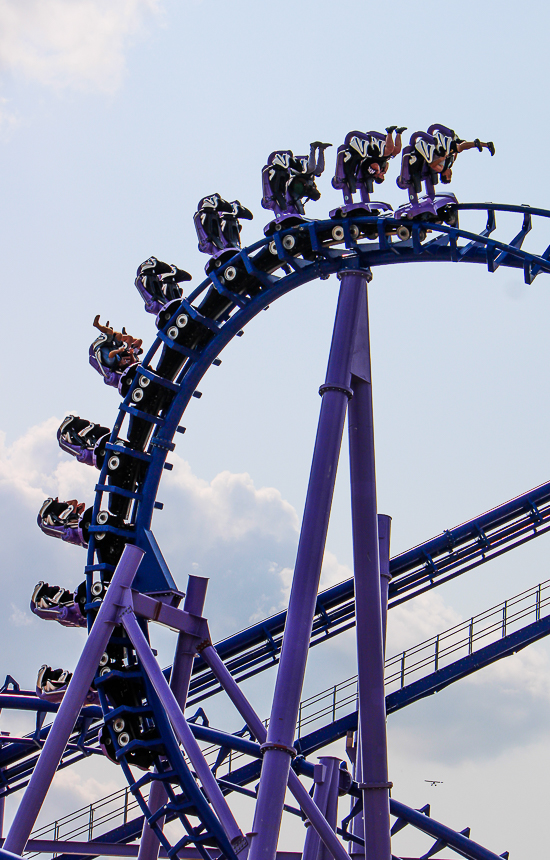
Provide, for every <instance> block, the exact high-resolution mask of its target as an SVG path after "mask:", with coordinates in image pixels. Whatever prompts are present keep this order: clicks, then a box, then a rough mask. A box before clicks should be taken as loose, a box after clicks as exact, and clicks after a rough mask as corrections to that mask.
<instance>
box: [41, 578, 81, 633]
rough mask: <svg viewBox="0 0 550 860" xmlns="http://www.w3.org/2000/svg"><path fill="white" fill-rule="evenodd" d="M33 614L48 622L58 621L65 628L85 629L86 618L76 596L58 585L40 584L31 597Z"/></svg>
mask: <svg viewBox="0 0 550 860" xmlns="http://www.w3.org/2000/svg"><path fill="white" fill-rule="evenodd" d="M31 612H33V613H34V615H37V616H38V617H39V618H43V619H45V620H46V621H57V622H59V624H62V625H63V627H85V626H86V618H85V616H84V615H83V614H82V612H81V605H80V604H79V603H78V602H77V601H76V595H75V594H73V592H72V591H68V590H67V589H66V588H60V586H58V585H49V584H48V583H47V582H39V583H37V585H35V587H34V591H33V593H32V597H31Z"/></svg>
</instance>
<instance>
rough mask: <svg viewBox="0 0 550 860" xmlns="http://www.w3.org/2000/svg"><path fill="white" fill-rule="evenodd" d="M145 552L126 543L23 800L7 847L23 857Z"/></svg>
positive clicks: (6, 843) (9, 835)
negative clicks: (123, 601) (119, 611)
mask: <svg viewBox="0 0 550 860" xmlns="http://www.w3.org/2000/svg"><path fill="white" fill-rule="evenodd" d="M143 555H144V552H143V550H142V549H139V547H137V546H132V545H131V544H126V546H125V548H124V552H123V553H122V556H121V558H120V561H119V563H118V565H117V567H116V570H115V572H114V575H113V579H112V580H111V584H110V585H109V588H108V589H107V592H106V594H105V598H104V600H103V603H102V604H101V607H100V609H99V612H98V613H97V617H96V620H95V622H94V625H93V627H92V629H91V631H90V635H89V636H88V639H87V640H86V644H85V645H84V648H83V649H82V654H81V655H80V659H79V661H78V663H77V665H76V668H75V670H74V674H73V677H72V678H71V682H70V684H69V687H68V689H67V692H66V693H65V696H64V698H63V701H62V702H61V704H60V706H59V710H58V712H57V715H56V717H55V720H54V722H53V725H52V728H51V730H50V733H49V734H48V737H47V739H46V742H45V744H44V747H43V749H42V752H41V753H40V758H39V759H38V762H37V764H36V767H35V769H34V772H33V774H32V776H31V779H30V782H29V784H28V786H27V789H26V791H25V794H24V795H23V800H22V801H21V803H20V805H19V809H18V810H17V813H16V815H15V818H14V819H13V823H12V826H11V828H10V832H9V833H8V836H7V839H6V842H5V848H6V850H7V851H13V852H15V853H16V854H21V853H22V852H23V850H24V848H25V845H26V843H27V840H28V838H29V835H30V832H31V830H32V828H33V826H34V823H35V821H36V819H37V816H38V813H39V812H40V808H41V806H42V803H43V802H44V798H45V797H46V794H47V792H48V789H49V787H50V784H51V781H52V779H53V777H54V774H55V771H56V769H57V766H58V764H59V762H60V760H61V756H62V755H63V751H64V749H65V746H66V745H67V741H68V740H69V737H70V735H71V732H72V730H73V727H74V724H75V723H76V720H77V718H78V715H79V713H80V709H81V707H82V705H83V704H84V703H85V701H86V696H87V694H88V690H89V688H90V684H91V683H92V681H93V679H94V677H95V674H96V671H97V667H98V665H99V660H100V657H101V655H102V654H103V652H104V651H105V648H106V646H107V643H108V641H109V639H110V637H111V633H112V631H113V629H114V627H115V624H116V620H117V614H118V609H119V605H120V602H121V600H122V597H123V593H124V590H125V589H129V588H130V586H131V585H132V581H133V579H134V576H135V574H136V571H137V569H138V567H139V564H140V562H141V559H142V558H143Z"/></svg>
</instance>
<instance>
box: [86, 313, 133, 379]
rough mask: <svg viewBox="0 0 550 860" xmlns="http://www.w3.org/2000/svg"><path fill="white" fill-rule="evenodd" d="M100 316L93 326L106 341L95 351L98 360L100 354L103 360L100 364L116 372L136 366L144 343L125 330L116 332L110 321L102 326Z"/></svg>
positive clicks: (96, 318)
mask: <svg viewBox="0 0 550 860" xmlns="http://www.w3.org/2000/svg"><path fill="white" fill-rule="evenodd" d="M99 316H100V315H99V314H97V316H96V317H95V319H94V323H93V324H94V327H95V328H97V329H99V331H100V332H101V333H102V334H104V335H105V339H104V340H103V341H102V342H101V343H99V344H97V346H98V349H97V350H94V351H95V352H96V358H98V356H97V353H99V358H101V361H100V362H98V363H100V364H101V365H103V367H106V368H108V369H110V370H114V371H115V372H121V371H123V370H125V369H126V368H127V367H130V365H132V364H136V363H137V361H138V355H140V354H141V353H142V352H143V350H142V349H141V344H142V343H143V341H142V340H138V339H137V338H135V337H132V336H131V335H129V334H127V333H126V329H125V328H123V329H122V331H121V332H119V331H114V329H112V328H111V327H110V326H109V321H107V325H101V323H100V322H99ZM97 340H99V338H97Z"/></svg>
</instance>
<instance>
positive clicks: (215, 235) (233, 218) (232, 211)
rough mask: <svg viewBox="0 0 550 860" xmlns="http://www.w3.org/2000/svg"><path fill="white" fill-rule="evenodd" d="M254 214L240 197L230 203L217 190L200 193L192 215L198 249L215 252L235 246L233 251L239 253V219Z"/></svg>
mask: <svg viewBox="0 0 550 860" xmlns="http://www.w3.org/2000/svg"><path fill="white" fill-rule="evenodd" d="M253 217H254V216H253V214H252V212H251V211H250V209H247V208H246V206H243V205H242V204H241V202H240V201H239V200H233V201H231V203H230V202H229V201H227V200H224V199H223V197H221V196H220V195H219V194H217V193H216V194H210V195H209V196H208V197H203V198H202V199H201V200H199V204H198V206H197V211H196V212H195V214H194V215H193V224H194V225H195V230H196V233H197V238H198V240H199V251H202V253H203V254H212V255H214V256H215V255H216V254H218V252H219V251H225V250H228V249H230V250H231V249H236V250H234V253H238V252H239V250H240V248H241V238H240V236H241V230H242V227H241V224H240V219H241V218H244V219H245V220H246V221H251V220H252V219H253Z"/></svg>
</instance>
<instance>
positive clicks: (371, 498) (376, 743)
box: [348, 290, 391, 860]
mask: <svg viewBox="0 0 550 860" xmlns="http://www.w3.org/2000/svg"><path fill="white" fill-rule="evenodd" d="M356 344H357V345H356V350H355V354H354V362H353V366H352V372H353V375H352V383H351V384H352V388H353V398H352V400H351V401H350V405H349V413H348V429H349V449H350V475H351V508H352V530H353V559H354V579H355V607H356V609H355V612H356V641H357V669H358V699H359V734H360V738H361V743H360V752H361V756H360V758H361V783H360V787H361V788H362V790H363V817H364V827H365V857H366V860H391V845H390V801H389V789H390V784H389V782H388V760H387V744H386V702H385V695H384V647H383V629H382V609H381V594H380V591H381V589H380V562H379V538H378V517H377V511H376V476H375V463H374V426H373V414H372V387H371V365H370V343H369V323H368V302H367V291H366V290H365V291H364V293H363V294H362V300H361V308H360V318H359V323H358V327H357V336H356Z"/></svg>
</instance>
